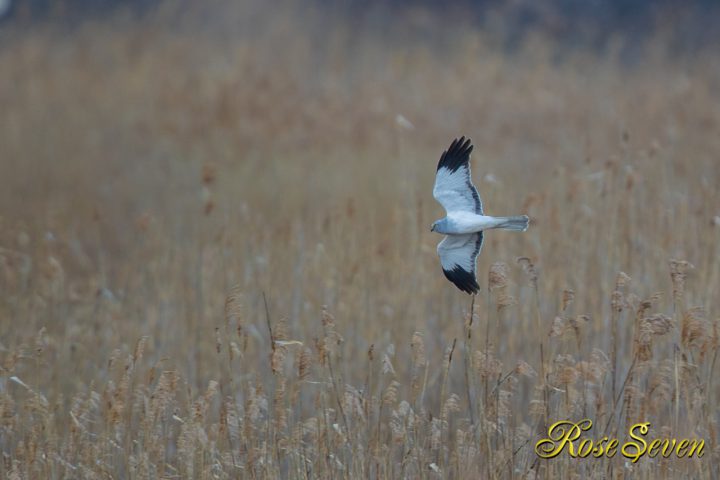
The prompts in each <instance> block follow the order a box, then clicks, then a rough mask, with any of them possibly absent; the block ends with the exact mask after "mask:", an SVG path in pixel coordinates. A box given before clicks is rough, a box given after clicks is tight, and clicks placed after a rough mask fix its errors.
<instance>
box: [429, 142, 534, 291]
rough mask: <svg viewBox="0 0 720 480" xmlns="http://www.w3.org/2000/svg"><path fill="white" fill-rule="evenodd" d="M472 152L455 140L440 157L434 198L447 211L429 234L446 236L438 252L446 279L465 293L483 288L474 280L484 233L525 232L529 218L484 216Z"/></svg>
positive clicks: (469, 145)
mask: <svg viewBox="0 0 720 480" xmlns="http://www.w3.org/2000/svg"><path fill="white" fill-rule="evenodd" d="M472 150H473V146H472V143H471V142H470V139H467V140H465V137H461V138H460V139H457V138H456V139H455V140H454V141H453V142H452V144H450V148H448V149H447V150H446V151H444V152H443V154H442V156H441V157H440V161H439V162H438V166H437V173H436V175H435V187H434V188H433V197H435V200H437V201H438V202H440V204H441V205H442V206H443V208H445V218H442V219H440V220H438V221H436V222H435V223H433V224H432V227H431V228H430V231H432V232H437V233H443V234H445V235H446V237H445V238H443V240H442V241H441V242H440V243H439V244H438V246H437V252H438V255H439V256H440V264H441V265H442V269H443V272H444V273H445V276H446V277H447V279H448V280H450V281H451V282H452V283H454V284H455V286H456V287H458V288H459V289H460V290H462V291H463V292H467V293H470V294H476V293H477V292H478V290H480V286H479V285H478V283H477V279H476V277H475V260H476V259H477V256H478V254H479V253H480V249H481V248H482V244H483V230H489V229H491V228H499V229H503V230H514V231H518V232H524V231H525V230H527V228H528V217H527V215H519V216H514V217H491V216H489V215H485V214H484V213H483V204H482V200H480V195H478V192H477V189H476V188H475V185H473V183H472V178H471V177H470V153H471V152H472Z"/></svg>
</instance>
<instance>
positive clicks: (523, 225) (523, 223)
mask: <svg viewBox="0 0 720 480" xmlns="http://www.w3.org/2000/svg"><path fill="white" fill-rule="evenodd" d="M495 220H497V221H498V224H497V225H496V226H495V227H493V228H500V229H502V230H513V231H516V232H524V231H525V230H527V228H528V223H529V222H530V219H529V218H528V216H527V215H516V216H514V217H495Z"/></svg>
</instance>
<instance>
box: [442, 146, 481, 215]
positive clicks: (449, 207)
mask: <svg viewBox="0 0 720 480" xmlns="http://www.w3.org/2000/svg"><path fill="white" fill-rule="evenodd" d="M472 150H473V146H472V143H471V142H470V139H469V138H468V139H467V140H465V137H460V138H459V139H457V138H456V139H455V140H454V141H453V142H452V143H451V144H450V148H448V149H447V150H446V151H444V152H443V154H442V156H441V157H440V161H439V162H438V167H437V173H436V174H435V186H434V187H433V197H435V200H437V201H438V202H440V204H441V205H442V206H443V208H445V211H446V212H448V213H449V212H457V211H461V212H473V213H476V214H478V215H482V213H483V206H482V201H481V200H480V195H478V192H477V189H476V188H475V185H473V183H472V179H471V178H470V152H472Z"/></svg>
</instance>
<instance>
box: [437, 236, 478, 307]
mask: <svg viewBox="0 0 720 480" xmlns="http://www.w3.org/2000/svg"><path fill="white" fill-rule="evenodd" d="M482 243H483V232H477V233H468V234H466V235H448V236H446V237H445V238H444V239H443V240H442V241H441V242H440V243H439V244H438V246H437V252H438V255H440V264H441V265H442V269H443V273H445V276H446V277H447V279H448V280H450V281H451V282H452V283H454V284H455V286H456V287H458V288H459V289H460V290H462V291H463V292H467V293H477V292H478V290H480V286H479V285H478V283H477V280H476V278H475V259H476V258H477V256H478V254H479V253H480V249H481V248H482Z"/></svg>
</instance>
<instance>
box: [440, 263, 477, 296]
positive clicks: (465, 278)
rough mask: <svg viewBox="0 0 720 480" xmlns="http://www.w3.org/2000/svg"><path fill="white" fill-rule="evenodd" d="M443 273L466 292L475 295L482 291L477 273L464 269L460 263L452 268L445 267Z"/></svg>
mask: <svg viewBox="0 0 720 480" xmlns="http://www.w3.org/2000/svg"><path fill="white" fill-rule="evenodd" d="M443 273H444V274H445V277H447V279H448V280H450V281H451V282H452V283H453V284H454V285H455V286H456V287H457V288H459V289H460V290H462V291H463V292H465V293H469V294H471V295H474V294H476V293H478V292H479V291H480V285H478V283H477V280H476V279H475V275H474V274H473V273H472V272H468V271H466V270H463V269H462V268H461V267H460V266H459V265H456V266H455V268H453V269H452V270H445V269H444V268H443Z"/></svg>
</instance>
